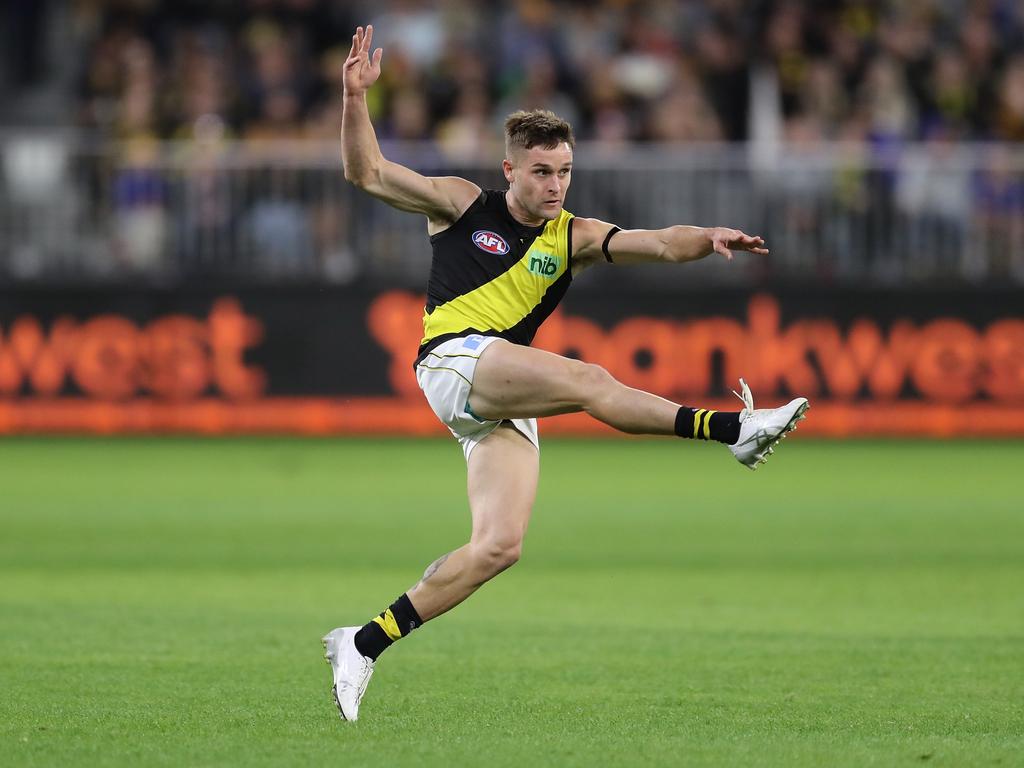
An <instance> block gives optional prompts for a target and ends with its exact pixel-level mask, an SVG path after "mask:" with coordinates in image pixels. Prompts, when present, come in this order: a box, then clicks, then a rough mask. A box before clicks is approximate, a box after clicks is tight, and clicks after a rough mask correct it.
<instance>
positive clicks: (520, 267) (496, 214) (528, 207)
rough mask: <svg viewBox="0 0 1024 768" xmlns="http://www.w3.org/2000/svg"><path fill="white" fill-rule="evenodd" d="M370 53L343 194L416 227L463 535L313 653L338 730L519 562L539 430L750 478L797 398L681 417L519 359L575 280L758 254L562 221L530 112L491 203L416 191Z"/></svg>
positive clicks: (758, 250)
mask: <svg viewBox="0 0 1024 768" xmlns="http://www.w3.org/2000/svg"><path fill="white" fill-rule="evenodd" d="M372 37H373V28H372V27H367V28H366V29H365V30H364V29H363V28H362V27H359V28H358V29H357V30H356V34H355V35H354V36H353V38H352V50H351V51H350V53H349V56H348V59H347V61H346V62H345V73H344V82H345V97H344V114H343V118H342V129H341V146H342V157H343V160H344V164H345V178H346V179H348V180H349V181H351V182H352V183H353V184H355V185H356V186H357V187H359V188H360V189H363V190H365V191H366V192H369V193H370V194H371V195H373V196H374V197H377V198H379V199H380V200H383V201H384V202H385V203H387V204H389V205H391V206H394V207H395V208H398V209H399V210H402V211H408V212H410V213H418V214H421V215H423V216H426V219H427V234H428V235H429V237H430V243H431V247H432V249H433V261H432V264H431V269H430V280H429V283H428V285H427V305H426V309H425V313H424V316H423V331H424V332H423V341H422V343H421V345H420V348H419V354H418V356H417V357H416V362H415V369H416V378H417V381H418V382H419V385H420V388H421V389H422V390H423V392H424V394H425V395H426V398H427V401H428V402H429V403H430V407H431V408H432V409H433V411H434V413H435V414H437V417H438V418H439V419H440V420H441V421H442V422H444V424H445V425H447V426H448V428H449V429H450V430H451V432H452V434H453V435H454V436H455V438H456V439H457V440H458V441H459V443H460V444H461V445H462V449H463V451H464V452H465V455H466V463H467V467H468V489H469V508H470V513H471V515H472V520H473V527H472V533H471V535H470V539H469V542H468V543H466V544H464V545H462V546H461V547H459V548H458V549H455V550H454V551H452V552H449V553H448V554H446V555H443V556H442V557H440V558H438V559H437V560H435V561H434V562H433V563H432V564H431V565H430V566H429V567H428V568H427V570H426V572H425V573H424V574H423V578H422V579H420V581H419V582H418V583H417V584H416V585H415V586H413V587H412V588H411V589H410V590H409V591H408V592H406V593H405V594H403V595H402V596H401V597H399V598H398V599H397V600H396V601H395V602H394V603H392V604H391V606H390V607H388V608H387V609H386V610H385V611H384V612H383V613H381V614H380V615H379V616H376V617H374V618H373V619H372V620H370V621H369V622H367V623H366V624H365V625H364V626H362V627H339V628H338V629H335V630H333V631H331V632H329V633H328V634H327V635H326V636H325V637H324V638H323V642H324V647H325V649H326V656H327V659H328V661H329V662H330V664H331V667H332V670H333V673H334V697H335V701H336V702H337V705H338V709H339V711H340V712H341V716H342V718H344V719H345V720H355V719H356V718H357V717H358V715H359V703H360V701H361V700H362V697H363V694H364V692H365V691H366V686H367V683H369V681H370V676H371V675H372V674H373V667H374V664H375V663H376V661H377V658H378V657H379V656H380V654H381V653H382V652H383V651H384V650H385V649H386V648H388V647H389V646H390V645H392V644H393V643H394V642H396V641H398V640H400V639H401V638H403V637H405V636H406V635H408V634H409V633H410V632H412V631H413V630H414V629H416V628H417V627H419V626H420V625H421V624H423V623H424V622H426V621H430V620H431V619H433V618H435V617H437V616H440V615H441V614H442V613H444V612H445V611H448V610H450V609H452V608H454V607H455V606H456V605H458V604H459V603H461V602H462V601H463V600H465V599H466V598H467V597H469V596H470V595H471V594H473V592H475V591H476V590H477V589H478V588H479V587H480V586H481V585H482V584H484V583H485V582H486V581H488V580H490V579H492V578H494V577H495V576H497V575H498V574H499V573H501V572H502V571H503V570H505V569H506V568H508V567H509V566H511V565H513V564H514V563H515V562H516V561H517V560H518V559H519V554H520V551H521V548H522V542H523V537H524V535H525V534H526V526H527V523H528V522H529V519H530V513H531V511H532V509H533V502H534V498H535V496H536V492H537V478H538V474H539V466H540V465H539V456H538V450H539V445H540V443H539V439H538V437H537V418H538V417H543V416H554V415H556V414H562V413H576V412H579V411H584V412H586V413H588V414H590V415H591V416H592V417H593V418H595V419H598V420H600V421H602V422H604V423H605V424H609V425H611V426H612V427H614V428H616V429H618V430H620V431H622V432H627V433H630V434H641V435H678V436H679V437H683V438H689V439H697V440H712V441H717V442H720V443H724V444H726V445H728V446H729V450H730V451H732V453H733V455H734V456H735V457H736V458H737V459H738V460H739V462H740V463H741V464H743V465H744V466H746V467H749V468H750V469H756V468H757V467H758V465H760V464H762V463H763V462H764V461H766V460H767V458H768V456H770V455H771V454H772V452H773V451H774V448H775V446H776V444H777V443H778V442H779V441H780V440H781V439H782V438H783V437H785V435H786V433H787V432H789V431H791V430H793V429H794V428H795V427H796V423H797V422H798V421H799V420H800V419H802V418H803V417H804V413H805V411H806V410H807V408H808V403H807V400H806V398H802V397H800V398H797V399H795V400H793V401H791V402H789V403H788V404H786V405H784V406H782V407H781V408H770V409H761V410H755V409H754V399H753V396H752V395H751V393H750V389H749V387H747V385H746V382H744V381H743V380H742V379H740V392H738V393H737V396H738V397H739V398H740V400H741V401H742V403H743V407H742V409H741V410H739V411H730V412H725V411H713V410H708V409H705V408H691V407H689V406H685V405H679V404H678V403H673V402H670V401H669V400H666V399H664V398H662V397H658V396H657V395H653V394H650V393H648V392H643V391H641V390H638V389H633V388H631V387H627V386H625V385H624V384H622V383H620V382H618V381H616V380H615V379H614V378H613V377H612V376H611V375H610V374H609V373H608V372H607V371H605V370H604V369H603V368H600V367H599V366H596V365H590V364H588V363H585V362H582V361H579V360H572V359H569V358H565V357H561V356H559V355H555V354H552V353H550V352H545V351H543V350H539V349H533V348H532V347H530V346H529V345H530V342H531V341H532V340H533V337H534V334H535V333H536V332H537V329H538V327H539V326H540V324H541V323H542V322H543V321H544V320H545V319H546V318H547V317H548V316H549V315H550V314H551V313H552V311H554V309H555V307H556V306H557V305H558V303H559V301H560V300H561V298H562V296H563V295H565V292H566V290H567V289H568V288H569V285H570V283H571V282H572V280H573V278H574V277H575V276H576V275H579V274H580V273H581V272H582V271H583V270H585V269H587V268H589V267H591V266H593V265H595V264H600V263H614V264H637V263H643V262H658V261H660V262H672V263H685V262H688V261H694V260H696V259H702V258H704V257H705V256H709V255H711V254H712V253H718V254H720V255H722V256H724V257H725V258H727V259H731V258H732V251H733V250H742V251H749V252H751V253H755V254H767V253H768V251H767V249H765V248H764V241H763V240H762V239H761V238H760V237H753V236H751V235H747V234H744V233H743V232H740V231H739V230H736V229H725V228H722V227H713V228H703V227H690V226H672V227H668V228H666V229H659V230H643V229H634V230H621V229H619V228H618V227H616V226H614V225H612V224H609V223H607V222H604V221H600V220H598V219H584V218H579V217H574V216H573V215H572V214H571V213H569V212H568V211H566V210H565V209H564V208H563V207H562V204H563V202H564V200H565V195H566V192H567V191H568V189H569V182H570V180H571V178H572V163H573V146H574V139H573V134H572V128H571V127H570V126H569V124H568V123H567V122H565V121H564V120H562V119H561V118H559V117H557V116H556V115H554V114H552V113H551V112H547V111H543V110H535V111H532V112H516V113H515V114H513V115H511V116H510V117H509V118H508V119H507V120H506V122H505V159H504V160H503V161H502V170H503V171H504V174H505V179H506V181H507V182H508V189H505V190H486V191H485V190H481V189H480V187H478V186H477V185H476V184H474V183H472V182H471V181H467V180H466V179H462V178H458V177H454V176H450V177H443V178H428V177H425V176H421V175H420V174H418V173H416V172H415V171H412V170H410V169H408V168H405V167H404V166H401V165H398V164H397V163H393V162H391V161H389V160H387V159H385V158H384V156H383V155H382V154H381V151H380V147H379V146H378V144H377V138H376V135H375V134H374V130H373V125H372V124H371V122H370V118H369V113H368V111H367V107H366V91H367V89H368V88H369V87H370V86H371V85H373V83H374V82H376V80H377V78H378V77H379V76H380V62H381V56H382V50H381V49H380V48H378V49H377V50H376V51H374V52H373V54H372V56H371V53H370V41H371V39H372Z"/></svg>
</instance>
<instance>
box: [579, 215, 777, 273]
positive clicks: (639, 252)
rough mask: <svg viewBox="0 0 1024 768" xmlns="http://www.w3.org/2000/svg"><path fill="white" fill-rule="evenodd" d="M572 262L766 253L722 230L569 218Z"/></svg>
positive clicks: (759, 243) (750, 238)
mask: <svg viewBox="0 0 1024 768" xmlns="http://www.w3.org/2000/svg"><path fill="white" fill-rule="evenodd" d="M572 234H573V251H574V253H573V263H574V264H577V265H578V266H579V267H587V266H589V265H591V264H595V263H598V262H601V261H611V262H614V263H616V264H637V263H643V262H656V261H664V262H671V263H679V262H685V261H696V260H697V259H703V258H704V257H705V256H710V255H711V254H712V253H720V254H721V255H723V256H725V258H727V259H731V258H732V252H733V251H734V250H736V251H749V252H751V253H757V254H767V253H768V249H767V248H765V247H764V239H763V238H761V237H758V236H755V235H748V234H746V233H745V232H741V231H740V230H738V229H728V228H726V227H688V226H682V225H677V226H674V227H667V228H665V229H623V230H620V229H619V228H618V227H616V226H614V225H612V224H609V223H608V222H606V221H601V220H600V219H584V218H576V219H573V229H572Z"/></svg>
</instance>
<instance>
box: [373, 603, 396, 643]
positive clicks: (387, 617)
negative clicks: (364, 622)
mask: <svg viewBox="0 0 1024 768" xmlns="http://www.w3.org/2000/svg"><path fill="white" fill-rule="evenodd" d="M373 620H374V621H375V622H377V623H378V624H380V628H381V629H383V630H384V634H386V635H387V636H388V637H389V638H391V639H392V640H400V639H401V638H402V631H401V630H400V629H399V628H398V622H397V621H395V617H394V616H392V615H391V609H390V608H388V609H387V610H386V611H384V613H383V614H381V615H380V616H376V617H374V619H373Z"/></svg>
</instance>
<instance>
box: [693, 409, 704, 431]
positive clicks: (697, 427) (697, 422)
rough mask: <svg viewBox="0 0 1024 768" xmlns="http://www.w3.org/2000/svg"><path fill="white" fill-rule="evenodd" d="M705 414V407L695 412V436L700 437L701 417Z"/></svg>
mask: <svg viewBox="0 0 1024 768" xmlns="http://www.w3.org/2000/svg"><path fill="white" fill-rule="evenodd" d="M703 414H704V409H703V408H701V409H700V410H699V411H697V412H696V413H695V414H693V436H694V437H700V417H701V416H702V415H703Z"/></svg>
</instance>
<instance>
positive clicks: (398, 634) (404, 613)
mask: <svg viewBox="0 0 1024 768" xmlns="http://www.w3.org/2000/svg"><path fill="white" fill-rule="evenodd" d="M422 623H423V620H422V619H421V618H420V615H419V614H418V613H416V609H415V608H414V607H413V604H412V602H411V601H410V600H409V596H408V595H402V596H401V597H399V598H398V599H397V600H395V602H393V603H392V604H391V606H390V607H389V608H388V609H387V610H386V611H384V612H383V613H382V614H380V615H379V616H374V617H373V618H372V619H370V621H368V622H367V623H366V624H365V625H364V626H363V628H362V629H360V630H359V631H358V632H356V637H355V643H356V649H357V650H358V651H359V652H360V653H361V654H363V656H366V657H367V658H368V659H371V660H373V661H376V660H377V657H378V656H380V655H381V654H382V653H383V652H384V650H385V649H386V648H388V647H389V646H390V645H392V644H393V643H394V642H395V641H396V640H401V639H402V638H403V637H405V636H406V635H408V634H409V633H410V632H412V631H413V630H414V629H416V627H418V626H420V625H421V624H422Z"/></svg>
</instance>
